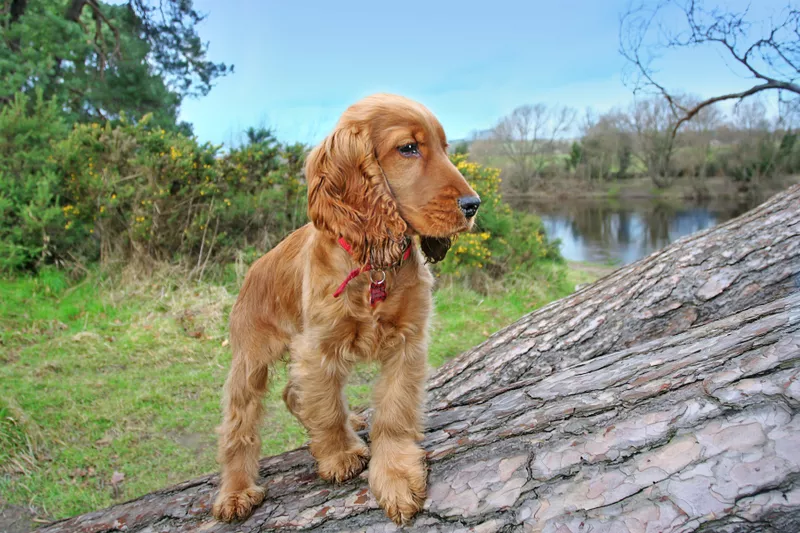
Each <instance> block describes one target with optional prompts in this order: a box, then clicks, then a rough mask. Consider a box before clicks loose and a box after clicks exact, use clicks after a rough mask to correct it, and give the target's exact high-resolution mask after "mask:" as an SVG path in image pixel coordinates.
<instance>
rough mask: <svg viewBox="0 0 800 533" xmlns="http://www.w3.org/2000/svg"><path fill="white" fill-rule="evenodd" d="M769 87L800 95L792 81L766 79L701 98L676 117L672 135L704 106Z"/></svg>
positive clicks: (735, 98)
mask: <svg viewBox="0 0 800 533" xmlns="http://www.w3.org/2000/svg"><path fill="white" fill-rule="evenodd" d="M770 89H780V90H785V91H791V92H793V93H795V94H798V95H800V85H797V84H794V83H789V82H783V81H777V80H772V81H768V82H766V83H762V84H761V85H756V86H754V87H751V88H749V89H747V90H746V91H741V92H738V93H730V94H723V95H722V96H715V97H713V98H708V99H707V100H703V101H702V102H700V103H699V104H697V105H695V106H694V107H692V108H691V109H688V110H686V113H685V114H684V115H683V116H682V117H680V118H679V119H678V121H677V122H676V123H675V126H674V127H673V128H672V136H673V137H675V135H676V134H677V133H678V129H679V128H680V127H681V125H682V124H683V123H684V122H688V121H689V120H692V118H694V116H695V115H697V113H699V112H700V111H701V110H703V108H705V107H708V106H710V105H713V104H716V103H717V102H723V101H725V100H741V99H743V98H746V97H748V96H752V95H754V94H756V93H759V92H761V91H766V90H770Z"/></svg>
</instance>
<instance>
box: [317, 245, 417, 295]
mask: <svg viewBox="0 0 800 533" xmlns="http://www.w3.org/2000/svg"><path fill="white" fill-rule="evenodd" d="M339 246H341V247H342V248H344V249H345V250H346V251H347V253H349V254H352V251H353V247H352V246H350V243H349V242H347V241H346V240H345V239H344V237H339ZM409 257H411V243H409V245H408V247H407V248H406V251H405V252H403V259H402V261H407V260H408V258H409ZM402 261H401V262H402ZM370 270H372V265H371V264H369V263H367V264H366V265H364V266H360V267H358V268H356V269H354V270H352V271H351V272H350V273H349V274H348V275H347V277H346V278H345V279H344V281H343V282H342V284H341V285H339V288H338V289H336V291H335V292H334V293H333V297H334V298H338V297H339V296H341V294H342V293H343V292H344V289H345V288H346V287H347V284H348V283H350V282H351V281H352V280H353V279H354V278H356V277H358V276H359V275H361V274H362V273H364V272H368V271H370ZM379 272H383V271H382V270H381V271H379ZM385 281H386V274H385V273H384V275H383V278H382V279H380V280H377V281H373V280H372V278H370V282H371V283H370V284H369V304H370V305H371V306H373V307H374V306H375V304H377V303H378V302H382V301H383V300H385V299H386V286H385Z"/></svg>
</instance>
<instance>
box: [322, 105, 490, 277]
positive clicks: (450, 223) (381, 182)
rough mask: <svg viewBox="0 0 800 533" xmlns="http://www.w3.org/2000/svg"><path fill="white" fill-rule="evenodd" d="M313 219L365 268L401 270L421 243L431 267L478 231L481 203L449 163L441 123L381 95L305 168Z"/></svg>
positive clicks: (345, 122)
mask: <svg viewBox="0 0 800 533" xmlns="http://www.w3.org/2000/svg"><path fill="white" fill-rule="evenodd" d="M306 178H307V180H308V214H309V217H310V218H311V221H312V222H313V223H314V225H315V226H316V227H317V228H319V229H322V230H326V231H329V232H331V233H333V234H334V235H337V236H341V237H344V239H345V240H347V241H348V242H349V243H350V245H351V246H352V253H353V255H354V256H355V258H356V259H357V260H358V261H360V262H364V263H366V262H368V261H369V262H371V263H372V264H373V266H389V265H393V264H396V263H397V262H398V261H399V260H400V258H401V257H402V254H403V252H404V249H405V247H406V239H407V237H409V236H412V235H419V236H420V242H421V247H422V252H423V253H424V254H425V256H426V257H427V258H428V259H429V260H430V261H434V262H435V261H440V260H442V259H444V256H445V254H446V253H447V250H448V249H449V247H450V242H451V238H452V237H453V236H454V235H455V234H457V233H459V232H462V231H466V230H468V229H470V228H471V227H472V224H473V221H474V218H473V217H474V216H475V212H476V211H477V209H478V206H479V205H480V198H479V197H478V195H477V194H476V193H475V191H474V190H473V189H472V187H470V186H469V184H468V183H467V182H466V180H465V179H464V177H463V176H462V175H461V173H460V172H459V171H458V169H457V168H456V167H455V166H454V165H453V164H452V163H451V162H450V159H449V158H448V156H447V139H446V137H445V134H444V129H443V128H442V126H441V124H439V121H438V120H436V117H434V116H433V114H432V113H431V112H430V111H429V110H428V109H426V108H425V107H424V106H422V105H421V104H419V103H417V102H414V101H412V100H409V99H407V98H403V97H401V96H394V95H387V94H379V95H373V96H369V97H367V98H364V99H363V100H361V101H359V102H357V103H356V104H354V105H353V106H351V107H350V108H348V109H347V110H346V111H345V113H344V114H343V115H342V117H341V118H340V120H339V122H338V124H337V125H336V127H335V128H334V131H333V132H332V133H331V134H330V135H329V136H328V137H327V138H326V139H325V140H324V141H322V143H320V144H319V145H318V146H317V147H316V148H314V149H313V150H312V151H311V153H310V154H309V157H308V160H307V162H306Z"/></svg>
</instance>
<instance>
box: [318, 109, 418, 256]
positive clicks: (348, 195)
mask: <svg viewBox="0 0 800 533" xmlns="http://www.w3.org/2000/svg"><path fill="white" fill-rule="evenodd" d="M306 179H307V180H308V216H309V218H310V219H311V221H312V222H313V223H314V226H315V227H316V228H317V229H320V230H324V231H328V232H330V233H332V234H333V235H334V236H337V237H344V239H345V240H346V241H347V242H348V243H349V244H350V246H351V247H352V254H353V256H354V257H355V259H356V261H358V262H359V263H367V262H370V263H372V265H373V267H377V268H381V267H388V266H389V265H393V264H395V263H397V262H399V261H400V259H401V258H402V255H403V252H404V247H405V246H404V245H405V232H406V227H407V226H406V223H405V221H404V220H403V219H402V218H401V217H400V213H399V211H398V210H397V203H396V202H395V200H394V198H393V197H392V194H391V192H390V191H389V188H388V185H387V183H386V179H385V178H384V176H383V172H382V171H381V167H380V165H379V164H378V161H377V159H376V155H375V150H374V148H373V145H372V142H371V140H370V138H369V135H368V132H367V131H365V130H364V129H363V128H359V127H358V126H355V125H349V126H340V127H337V129H336V130H334V132H333V133H331V134H330V135H329V136H328V137H327V138H326V139H325V140H324V141H323V142H322V143H321V144H320V145H318V146H317V147H316V148H314V150H312V151H311V153H310V154H309V156H308V159H307V161H306Z"/></svg>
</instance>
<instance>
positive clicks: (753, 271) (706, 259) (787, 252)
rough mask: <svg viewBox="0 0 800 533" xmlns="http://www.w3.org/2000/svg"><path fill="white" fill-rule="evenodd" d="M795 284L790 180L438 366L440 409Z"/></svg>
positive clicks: (798, 225) (796, 228)
mask: <svg viewBox="0 0 800 533" xmlns="http://www.w3.org/2000/svg"><path fill="white" fill-rule="evenodd" d="M798 289H800V185H795V186H793V187H791V188H790V189H788V190H787V191H785V192H783V193H780V194H778V195H776V196H774V197H773V198H771V199H770V200H769V201H767V202H766V203H764V204H762V205H761V206H759V207H757V208H755V209H753V210H752V211H749V212H747V213H745V214H744V215H742V216H740V217H738V218H735V219H733V220H730V221H728V222H727V223H725V224H721V225H719V226H717V227H715V228H712V229H709V230H705V231H701V232H698V233H695V234H693V235H690V236H688V237H685V238H683V239H680V240H678V241H676V242H674V243H672V244H671V245H669V246H667V247H666V248H664V249H662V250H659V251H657V252H654V253H652V254H650V255H649V256H648V257H646V258H644V259H642V260H640V261H637V262H636V263H633V264H631V265H629V266H626V267H623V268H621V269H619V270H617V271H615V272H614V273H613V274H611V275H609V276H606V277H605V278H603V279H601V280H599V281H597V282H596V283H594V284H592V285H590V286H589V287H587V288H584V289H582V290H580V291H578V292H576V293H575V294H573V295H571V296H569V297H567V298H563V299H561V300H558V301H557V302H553V303H551V304H550V305H547V306H545V307H542V308H541V309H538V310H536V311H534V312H533V313H530V314H528V315H527V316H525V317H523V318H522V319H521V320H519V321H518V322H516V323H514V324H512V325H511V326H509V327H507V328H505V329H504V330H501V331H499V332H497V333H496V334H494V335H492V336H491V337H490V338H489V339H487V340H486V341H485V342H483V343H482V344H480V345H478V346H476V347H475V348H473V349H472V350H469V351H467V352H465V353H464V354H462V355H461V356H459V357H457V358H456V359H453V360H452V361H450V362H448V363H447V364H445V365H444V366H443V367H442V368H440V369H439V371H438V372H436V375H435V376H433V378H432V379H431V380H430V384H429V390H430V400H429V401H430V403H431V405H433V406H437V407H440V406H442V405H445V404H448V403H459V402H465V401H468V400H470V399H471V398H475V397H478V396H480V395H481V394H484V393H485V392H487V391H488V390H490V389H493V388H497V387H503V386H508V385H511V384H513V383H516V382H518V381H520V380H525V379H529V378H532V377H537V376H543V375H549V374H551V373H553V372H554V371H556V370H559V369H563V368H567V367H569V366H572V365H574V364H575V363H578V362H580V361H586V360H589V359H592V358H594V357H598V356H600V355H603V354H607V353H609V352H611V351H616V350H621V349H624V348H627V347H630V346H633V345H634V344H638V343H641V342H643V341H648V340H651V339H656V338H659V337H663V336H665V335H672V334H675V333H680V332H682V331H686V330H688V329H689V328H691V327H695V326H698V325H702V324H705V323H707V322H710V321H712V320H717V319H720V318H723V317H725V316H728V315H731V314H733V313H736V312H738V311H741V310H743V309H748V308H750V307H752V306H754V305H758V304H761V303H765V302H771V301H773V300H775V299H777V298H781V297H783V296H786V295H788V294H790V293H792V292H795V291H797V290H798Z"/></svg>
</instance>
